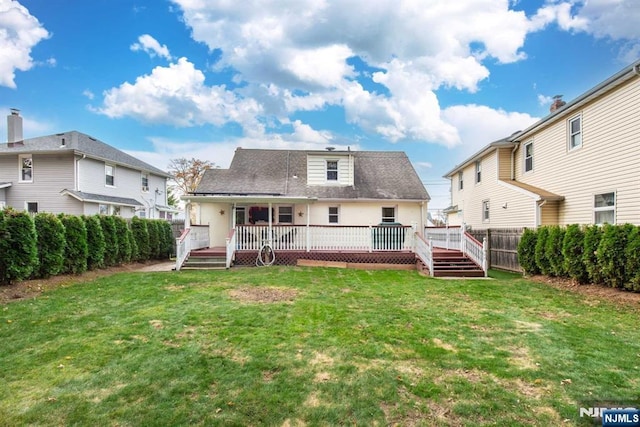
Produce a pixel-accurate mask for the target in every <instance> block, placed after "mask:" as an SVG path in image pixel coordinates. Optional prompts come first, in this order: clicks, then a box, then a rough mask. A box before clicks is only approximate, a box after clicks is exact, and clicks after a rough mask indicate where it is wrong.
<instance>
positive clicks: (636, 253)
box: [625, 227, 640, 291]
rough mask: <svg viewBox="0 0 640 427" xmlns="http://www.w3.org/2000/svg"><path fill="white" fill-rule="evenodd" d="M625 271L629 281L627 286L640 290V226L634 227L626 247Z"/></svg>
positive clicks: (630, 288)
mask: <svg viewBox="0 0 640 427" xmlns="http://www.w3.org/2000/svg"><path fill="white" fill-rule="evenodd" d="M625 258H626V260H625V271H626V273H627V282H626V283H625V288H626V289H628V290H630V291H640V227H633V230H632V231H631V233H629V238H628V240H627V247H626V248H625Z"/></svg>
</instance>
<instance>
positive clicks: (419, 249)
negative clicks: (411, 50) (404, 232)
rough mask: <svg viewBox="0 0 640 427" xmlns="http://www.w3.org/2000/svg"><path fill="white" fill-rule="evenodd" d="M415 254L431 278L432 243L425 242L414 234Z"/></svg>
mask: <svg viewBox="0 0 640 427" xmlns="http://www.w3.org/2000/svg"><path fill="white" fill-rule="evenodd" d="M415 253H416V256H417V257H418V258H420V260H421V261H422V262H423V264H424V265H426V266H427V268H428V269H429V275H430V276H433V241H431V240H429V241H426V240H424V238H423V237H422V236H420V235H418V233H415Z"/></svg>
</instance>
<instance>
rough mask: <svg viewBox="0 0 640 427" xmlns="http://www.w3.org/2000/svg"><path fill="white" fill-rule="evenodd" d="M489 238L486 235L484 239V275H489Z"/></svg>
mask: <svg viewBox="0 0 640 427" xmlns="http://www.w3.org/2000/svg"><path fill="white" fill-rule="evenodd" d="M487 246H488V245H487V238H486V237H484V238H483V239H482V270H484V277H487V276H488V275H489V268H488V266H489V262H488V256H489V251H488V250H487V249H488V247H487Z"/></svg>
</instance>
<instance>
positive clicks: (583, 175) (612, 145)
mask: <svg viewBox="0 0 640 427" xmlns="http://www.w3.org/2000/svg"><path fill="white" fill-rule="evenodd" d="M580 113H581V114H582V147H580V148H578V149H575V150H572V151H568V150H567V119H569V118H572V117H574V116H575V114H571V115H570V116H568V117H566V118H563V119H561V120H558V121H557V122H556V123H553V124H552V125H550V126H548V127H546V128H544V129H542V130H540V131H538V132H537V133H536V134H535V135H533V140H534V170H533V171H532V172H529V173H526V174H523V173H522V167H523V164H522V162H521V161H518V162H516V166H517V169H516V176H517V179H518V180H520V181H522V182H524V183H527V184H531V185H534V186H536V187H540V188H543V189H545V190H547V191H551V192H553V193H555V194H559V195H562V196H564V197H565V200H564V202H562V204H561V205H560V214H559V217H558V223H560V224H563V225H566V224H572V223H579V224H588V223H592V222H593V196H594V194H599V193H606V192H612V191H615V192H616V198H617V200H616V219H617V223H618V224H623V223H627V222H628V223H633V224H637V225H640V168H638V164H639V163H640V149H639V145H638V144H639V142H640V79H639V78H637V77H636V78H634V79H632V80H631V81H629V82H627V83H626V84H624V85H622V86H621V87H619V88H617V89H616V90H615V91H613V92H611V93H609V94H607V95H606V96H604V97H601V98H599V99H597V100H595V101H593V102H591V103H590V104H587V105H585V106H584V107H583V108H582V110H581V111H580ZM576 114H577V113H576ZM528 140H529V139H527V141H528ZM522 150H523V147H521V148H520V149H519V150H518V156H519V158H520V159H522V156H523V154H522Z"/></svg>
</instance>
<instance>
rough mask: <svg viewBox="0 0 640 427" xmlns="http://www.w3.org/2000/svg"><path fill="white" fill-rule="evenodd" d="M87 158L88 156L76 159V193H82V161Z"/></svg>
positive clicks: (84, 155)
mask: <svg viewBox="0 0 640 427" xmlns="http://www.w3.org/2000/svg"><path fill="white" fill-rule="evenodd" d="M86 157H87V155H86V154H83V155H82V157H79V158H78V159H76V170H75V172H76V191H80V160H84V159H85V158H86Z"/></svg>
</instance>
